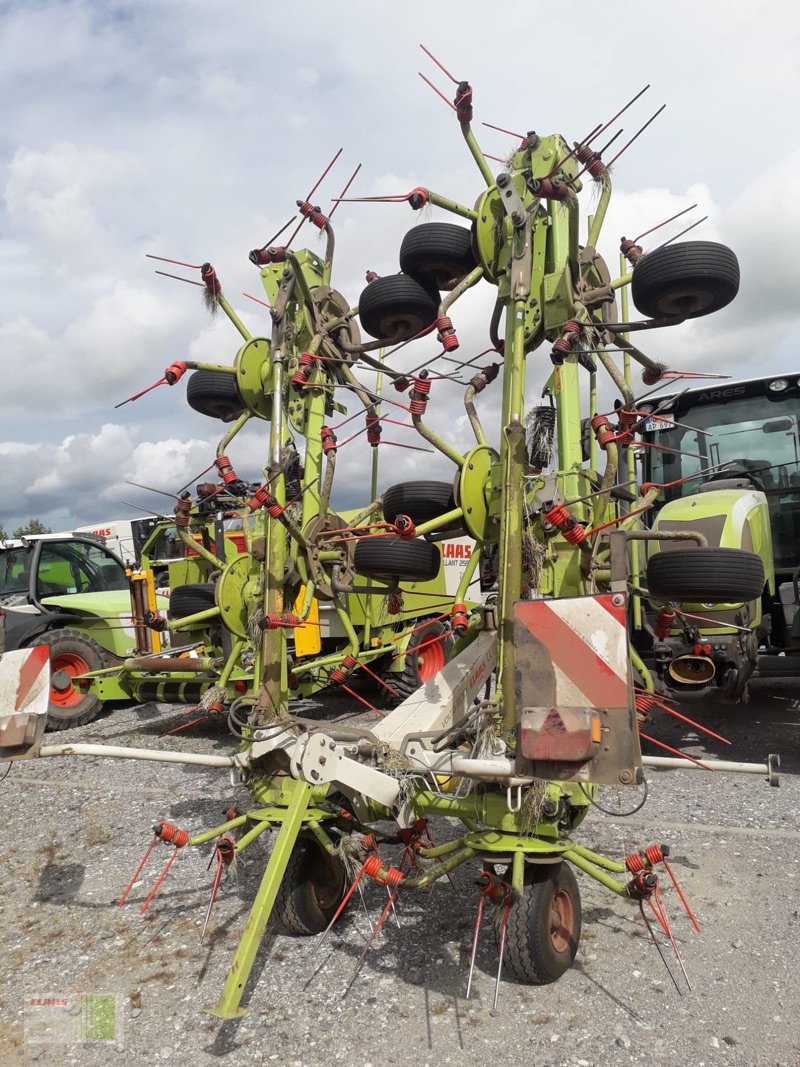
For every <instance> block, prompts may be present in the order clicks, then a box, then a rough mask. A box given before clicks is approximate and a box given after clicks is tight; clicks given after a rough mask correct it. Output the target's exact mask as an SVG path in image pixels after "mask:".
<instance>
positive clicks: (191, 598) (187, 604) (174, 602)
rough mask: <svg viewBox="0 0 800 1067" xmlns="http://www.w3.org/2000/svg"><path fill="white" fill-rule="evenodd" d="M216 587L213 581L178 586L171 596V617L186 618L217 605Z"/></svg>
mask: <svg viewBox="0 0 800 1067" xmlns="http://www.w3.org/2000/svg"><path fill="white" fill-rule="evenodd" d="M214 588H215V587H214V585H213V584H212V583H211V582H194V583H190V584H189V585H179V586H176V587H175V589H173V590H172V592H171V593H170V596H169V613H168V614H169V617H170V619H186V618H188V617H189V616H190V615H197V613H198V612H200V611H208V609H209V608H213V607H216V600H215V599H214Z"/></svg>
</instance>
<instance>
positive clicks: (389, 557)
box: [353, 537, 442, 582]
mask: <svg viewBox="0 0 800 1067" xmlns="http://www.w3.org/2000/svg"><path fill="white" fill-rule="evenodd" d="M441 564H442V556H441V553H440V551H439V549H438V548H437V546H436V545H434V544H432V543H431V542H430V541H422V540H420V539H418V538H417V539H414V540H413V541H406V540H404V539H403V538H402V537H365V538H363V539H362V540H360V541H356V545H355V553H354V558H353V566H354V568H355V571H356V573H357V574H360V575H362V576H363V577H364V578H384V579H395V580H397V581H398V582H404V581H405V582H430V581H432V580H433V579H434V578H435V577H436V575H437V574H438V573H439V568H440V567H441Z"/></svg>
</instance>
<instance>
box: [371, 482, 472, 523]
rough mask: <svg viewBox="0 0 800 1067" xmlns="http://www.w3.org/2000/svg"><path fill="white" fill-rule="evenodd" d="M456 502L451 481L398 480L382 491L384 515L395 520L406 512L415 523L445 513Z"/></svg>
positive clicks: (428, 520) (435, 517)
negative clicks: (399, 481) (398, 482)
mask: <svg viewBox="0 0 800 1067" xmlns="http://www.w3.org/2000/svg"><path fill="white" fill-rule="evenodd" d="M455 506H456V501H455V497H454V495H453V485H452V483H451V482H401V483H400V484H399V485H392V486H390V488H389V489H387V490H386V492H385V493H384V494H383V517H384V518H385V519H386V521H387V522H394V521H395V519H396V518H397V516H398V515H408V517H409V519H411V521H412V522H413V523H414V525H415V526H419V525H421V524H422V523H423V522H430V520H431V519H438V518H439V516H440V515H446V514H447V512H448V511H452V510H453V509H454V508H455Z"/></svg>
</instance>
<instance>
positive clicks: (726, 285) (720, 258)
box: [631, 241, 739, 319]
mask: <svg viewBox="0 0 800 1067" xmlns="http://www.w3.org/2000/svg"><path fill="white" fill-rule="evenodd" d="M738 292H739V262H738V260H737V259H736V255H735V254H734V252H733V251H732V250H731V249H730V248H728V247H727V246H726V245H720V244H715V243H714V242H713V241H686V242H684V243H683V244H677V245H665V246H664V247H663V248H657V249H656V250H655V251H654V252H650V253H649V254H648V255H645V256H642V257H641V259H640V260H639V261H638V262H637V263H636V265H635V267H634V268H633V279H632V282H631V296H632V297H633V302H634V304H635V305H636V308H637V309H638V310H639V311H640V312H641V313H642V314H643V315H647V317H648V318H653V319H660V318H678V319H695V318H698V317H699V316H701V315H710V314H711V313H712V312H714V311H719V310H720V308H724V307H725V306H726V305H727V304H730V302H731V300H733V298H734V297H735V296H736V294H737V293H738Z"/></svg>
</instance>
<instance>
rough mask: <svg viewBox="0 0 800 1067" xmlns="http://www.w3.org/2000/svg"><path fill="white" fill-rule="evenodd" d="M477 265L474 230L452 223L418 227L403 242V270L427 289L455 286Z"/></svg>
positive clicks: (424, 224) (448, 288)
mask: <svg viewBox="0 0 800 1067" xmlns="http://www.w3.org/2000/svg"><path fill="white" fill-rule="evenodd" d="M476 266H477V263H476V260H475V254H474V252H473V251H472V231H471V230H468V229H466V228H465V227H464V226H455V225H453V223H451V222H426V223H423V224H422V225H421V226H416V227H415V228H414V229H413V230H409V231H408V233H407V234H406V235H405V237H404V238H403V243H402V244H401V245H400V270H402V271H403V272H404V273H405V274H409V275H410V276H411V277H412V278H416V280H417V281H418V282H420V284H422V285H424V286H425V287H426V288H427V289H436V290H450V289H454V288H455V286H456V285H457V284H458V282H460V281H461V279H462V278H463V277H464V276H465V275H466V274H469V272H470V271H471V270H474V269H475V267H476Z"/></svg>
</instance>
